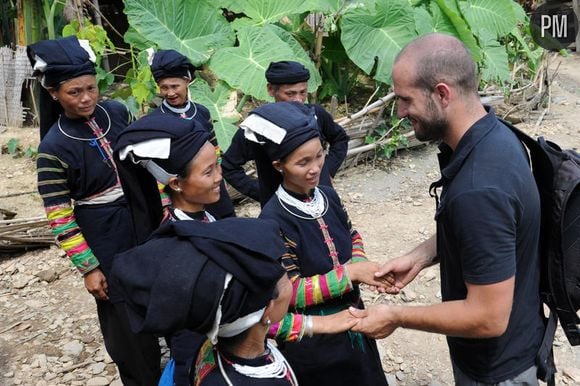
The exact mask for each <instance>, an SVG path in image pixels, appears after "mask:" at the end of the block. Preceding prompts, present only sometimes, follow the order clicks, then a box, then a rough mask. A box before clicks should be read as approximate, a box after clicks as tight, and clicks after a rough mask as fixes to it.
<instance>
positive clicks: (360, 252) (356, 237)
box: [351, 229, 367, 263]
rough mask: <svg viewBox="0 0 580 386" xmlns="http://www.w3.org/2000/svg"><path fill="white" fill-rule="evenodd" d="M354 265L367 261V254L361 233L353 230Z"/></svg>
mask: <svg viewBox="0 0 580 386" xmlns="http://www.w3.org/2000/svg"><path fill="white" fill-rule="evenodd" d="M351 237H352V260H351V262H352V263H357V262H360V261H367V254H366V252H365V246H364V244H363V240H362V237H361V235H360V233H358V232H357V231H356V230H354V229H352V231H351Z"/></svg>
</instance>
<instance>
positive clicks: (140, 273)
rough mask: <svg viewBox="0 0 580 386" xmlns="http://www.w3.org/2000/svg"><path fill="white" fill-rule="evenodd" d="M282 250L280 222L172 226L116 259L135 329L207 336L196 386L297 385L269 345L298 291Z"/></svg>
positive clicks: (117, 279)
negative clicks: (268, 338)
mask: <svg viewBox="0 0 580 386" xmlns="http://www.w3.org/2000/svg"><path fill="white" fill-rule="evenodd" d="M283 252H284V245H283V243H282V241H281V239H280V236H279V231H278V229H277V227H276V224H274V223H270V222H267V221H262V220H258V219H236V218H232V219H225V220H222V221H219V222H213V223H202V222H199V221H177V222H170V223H167V224H166V225H164V226H163V227H161V228H160V229H159V230H158V231H156V232H155V233H154V234H153V235H152V237H151V238H150V239H149V240H148V241H147V242H146V243H144V244H142V245H141V246H139V247H136V248H134V249H132V250H129V251H127V252H124V253H123V254H121V255H119V256H117V258H116V261H115V266H114V268H113V275H114V285H115V286H118V287H119V288H120V289H119V292H121V293H123V296H124V298H125V300H126V305H127V309H128V313H129V316H130V320H131V322H132V327H133V328H134V330H135V331H144V332H155V333H169V332H171V331H175V330H178V329H189V330H192V331H196V332H198V333H200V334H204V335H206V336H207V342H206V343H205V344H204V346H203V348H202V351H201V354H200V356H199V359H198V362H197V370H198V371H197V372H195V373H194V374H192V376H194V377H195V379H194V380H192V383H195V384H196V385H204V386H214V385H264V386H266V385H268V386H275V385H280V386H290V385H297V382H296V379H295V377H294V373H293V371H292V369H291V367H290V366H289V365H288V362H287V361H286V360H285V359H284V357H283V356H282V355H281V354H280V353H279V351H278V350H277V348H276V347H275V346H273V345H271V344H269V343H267V341H266V334H267V332H268V329H269V326H270V324H271V323H276V322H278V321H280V320H281V319H282V317H283V316H284V315H285V313H286V310H287V309H288V302H289V300H290V296H291V292H292V290H291V287H290V284H289V281H288V277H287V275H286V272H285V270H284V269H283V268H282V266H281V265H280V263H279V261H278V259H279V257H280V256H281V255H282V254H283Z"/></svg>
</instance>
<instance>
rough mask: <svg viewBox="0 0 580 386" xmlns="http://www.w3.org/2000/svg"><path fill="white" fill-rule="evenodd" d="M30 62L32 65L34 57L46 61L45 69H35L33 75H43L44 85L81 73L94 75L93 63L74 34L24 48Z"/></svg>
mask: <svg viewBox="0 0 580 386" xmlns="http://www.w3.org/2000/svg"><path fill="white" fill-rule="evenodd" d="M26 53H27V54H28V59H29V60H30V64H31V65H32V66H33V67H34V65H35V64H36V59H35V57H36V56H38V57H39V58H41V59H42V60H44V61H45V62H46V69H44V70H43V71H38V70H36V71H35V72H34V73H33V75H34V76H38V75H44V82H43V83H44V86H45V87H55V86H57V85H58V84H59V83H61V82H63V81H66V80H69V79H72V78H76V77H79V76H82V75H95V74H96V70H95V64H94V63H93V62H91V60H90V59H89V54H88V53H87V51H85V49H84V48H82V47H81V45H80V44H79V41H78V39H77V38H76V36H69V37H66V38H62V39H56V40H42V41H40V42H38V43H34V44H31V45H29V46H28V47H27V48H26Z"/></svg>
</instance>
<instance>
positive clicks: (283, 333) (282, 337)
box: [268, 313, 304, 342]
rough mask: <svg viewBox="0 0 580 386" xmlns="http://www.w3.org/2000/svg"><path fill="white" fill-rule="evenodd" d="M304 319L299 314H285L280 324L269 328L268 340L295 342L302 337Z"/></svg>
mask: <svg viewBox="0 0 580 386" xmlns="http://www.w3.org/2000/svg"><path fill="white" fill-rule="evenodd" d="M303 322H304V318H303V316H302V315H301V314H293V313H287V314H286V315H285V316H284V319H282V320H281V321H280V322H278V323H275V324H273V325H271V326H270V330H269V331H268V338H271V339H276V340H277V341H282V342H295V341H300V340H301V339H302V335H304V323H303Z"/></svg>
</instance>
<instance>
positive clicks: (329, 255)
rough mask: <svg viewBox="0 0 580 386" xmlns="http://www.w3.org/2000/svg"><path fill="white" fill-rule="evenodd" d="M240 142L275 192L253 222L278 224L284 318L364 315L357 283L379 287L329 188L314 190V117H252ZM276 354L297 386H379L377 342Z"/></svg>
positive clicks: (317, 147)
mask: <svg viewBox="0 0 580 386" xmlns="http://www.w3.org/2000/svg"><path fill="white" fill-rule="evenodd" d="M241 127H242V129H243V130H244V131H245V135H246V138H248V139H249V140H252V141H255V142H257V143H261V144H262V146H263V149H264V151H265V153H266V154H268V157H269V158H270V160H271V161H272V166H273V167H274V168H275V169H276V170H277V171H278V172H279V173H280V174H281V176H282V184H280V186H279V187H278V189H277V190H276V194H275V195H274V196H273V197H272V198H271V199H270V200H269V201H268V203H267V204H266V205H265V206H264V208H263V210H262V213H261V214H260V218H263V219H269V220H274V221H276V222H277V223H278V224H280V228H281V230H282V234H283V237H284V240H285V242H286V244H287V247H288V253H287V254H286V255H285V256H284V258H283V260H282V261H283V264H284V266H285V268H286V269H287V271H288V275H289V276H290V279H291V281H292V286H293V297H292V300H291V302H290V310H291V311H293V312H296V313H302V314H306V315H332V314H334V313H336V312H340V311H342V310H345V309H347V308H348V307H349V306H354V307H357V308H363V302H362V300H361V298H360V291H359V286H358V284H359V283H366V284H368V285H371V286H380V287H385V283H383V282H381V281H377V279H375V278H374V273H375V272H376V271H377V269H378V268H379V265H378V264H377V263H374V262H370V261H368V260H367V258H366V255H365V252H364V248H363V244H362V238H361V237H360V234H359V233H358V232H357V231H356V230H354V229H353V228H352V225H351V223H350V220H349V218H348V215H347V213H346V210H345V208H344V206H343V205H342V203H341V201H340V198H339V197H338V195H337V194H336V192H335V191H334V189H333V188H331V187H328V186H324V185H319V184H318V182H319V179H320V172H321V170H322V166H323V164H324V150H323V148H322V145H321V141H320V135H319V131H318V130H317V129H316V127H317V126H316V118H315V115H314V113H313V112H312V111H311V110H310V109H309V108H308V107H307V106H304V105H302V104H299V103H294V102H278V103H272V104H268V105H264V106H261V107H258V108H257V109H255V110H254V111H253V112H252V114H251V115H250V116H249V117H248V118H247V119H246V120H245V121H244V122H242V124H241ZM281 351H282V352H283V353H284V355H285V356H286V357H287V358H288V361H289V362H290V364H291V365H292V367H293V368H294V370H295V371H296V376H297V377H298V380H299V382H300V384H301V385H313V386H314V385H316V386H324V385H329V386H330V385H386V384H387V383H386V379H385V375H384V373H383V370H382V368H381V361H380V358H379V353H378V350H377V346H376V342H375V341H374V340H372V339H369V338H367V337H365V336H363V335H362V334H359V333H352V332H350V331H349V332H343V333H337V334H331V335H321V336H315V337H308V338H305V339H302V340H301V341H300V342H291V343H282V344H281Z"/></svg>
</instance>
